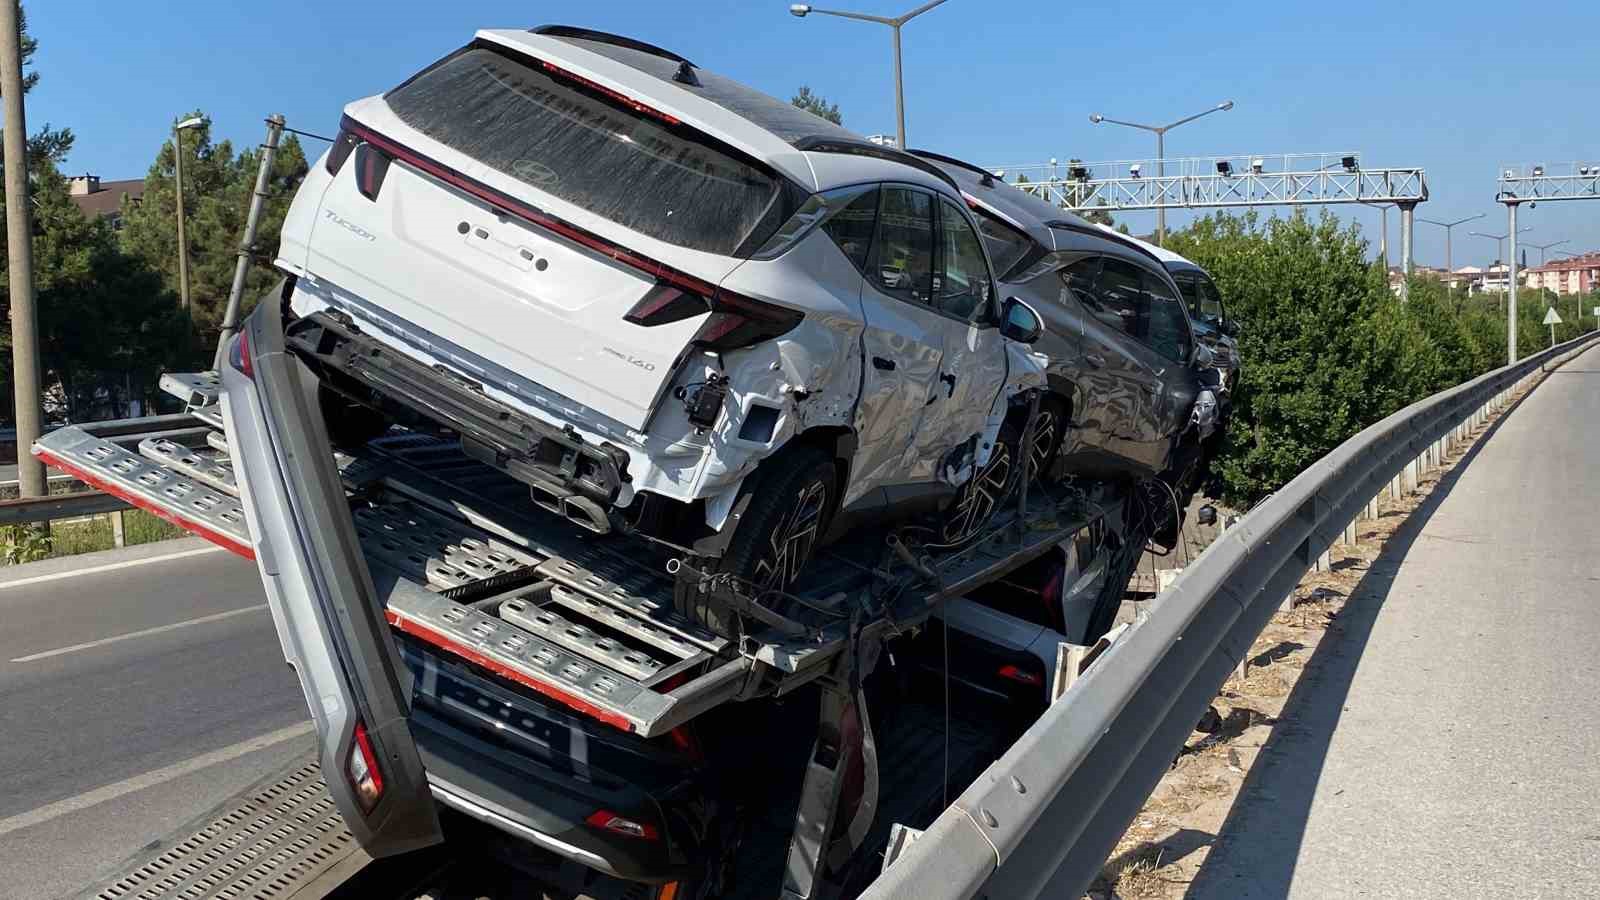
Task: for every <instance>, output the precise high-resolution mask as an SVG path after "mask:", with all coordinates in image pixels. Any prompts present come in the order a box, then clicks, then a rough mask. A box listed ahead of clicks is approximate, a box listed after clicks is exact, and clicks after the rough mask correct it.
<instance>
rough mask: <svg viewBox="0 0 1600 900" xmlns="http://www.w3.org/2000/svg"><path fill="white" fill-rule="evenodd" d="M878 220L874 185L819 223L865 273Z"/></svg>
mask: <svg viewBox="0 0 1600 900" xmlns="http://www.w3.org/2000/svg"><path fill="white" fill-rule="evenodd" d="M877 223H878V189H877V188H873V189H872V190H870V191H867V192H866V193H865V194H862V195H861V196H859V197H857V198H856V199H855V200H852V201H851V202H850V204H849V205H847V206H846V207H845V208H844V209H842V210H840V211H839V212H837V213H835V214H833V215H832V216H829V217H828V220H827V221H826V222H823V223H822V230H823V231H826V232H827V233H828V237H831V238H833V242H834V243H835V244H838V245H839V249H840V250H843V251H844V255H845V256H848V257H850V261H851V262H853V263H855V265H856V268H857V269H859V270H861V273H862V274H863V275H864V274H866V271H867V253H868V252H869V251H870V250H871V249H872V231H873V228H874V227H875V226H876V225H877Z"/></svg>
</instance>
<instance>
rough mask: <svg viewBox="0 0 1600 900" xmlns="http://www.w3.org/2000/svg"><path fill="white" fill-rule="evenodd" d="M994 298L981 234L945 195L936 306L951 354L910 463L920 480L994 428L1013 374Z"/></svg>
mask: <svg viewBox="0 0 1600 900" xmlns="http://www.w3.org/2000/svg"><path fill="white" fill-rule="evenodd" d="M994 295H995V290H994V279H993V278H992V277H991V275H990V272H989V263H988V260H987V259H985V257H984V253H983V244H982V243H981V242H980V239H979V238H978V233H977V231H976V230H974V228H973V226H972V222H971V221H970V220H969V219H968V218H967V216H966V214H965V213H964V212H963V211H962V210H961V208H960V207H958V206H956V204H955V203H953V202H951V201H950V200H948V199H946V198H942V197H941V198H940V199H939V216H938V245H937V247H936V248H935V270H934V277H933V297H932V303H931V305H932V308H933V311H934V312H935V313H937V314H939V316H940V321H938V322H936V323H935V324H936V325H938V326H939V327H940V328H941V329H942V330H943V332H944V356H943V360H942V362H941V365H940V369H939V376H938V377H939V383H938V385H937V386H936V390H935V394H936V396H935V397H934V398H933V402H932V403H929V404H928V405H927V407H925V414H926V416H925V419H924V421H923V423H922V426H921V430H920V431H919V433H918V436H917V441H916V442H915V443H914V444H913V451H912V453H913V456H912V458H911V459H910V460H908V462H910V464H911V465H912V467H913V468H914V470H915V471H916V472H917V474H918V475H919V476H920V475H921V473H922V468H923V467H924V466H926V465H928V464H930V463H936V462H937V461H938V460H939V459H941V458H942V457H943V456H944V454H945V453H946V452H947V451H949V450H951V449H953V448H956V447H959V446H961V445H962V444H964V443H965V442H966V441H967V440H968V439H969V438H972V437H975V436H978V435H981V434H982V433H983V432H984V430H985V428H986V427H987V426H988V424H989V416H990V413H991V412H992V411H993V409H994V403H995V398H996V397H998V396H999V394H1000V389H1001V387H1002V386H1003V385H1004V384H1005V379H1006V371H1007V361H1006V352H1005V339H1004V338H1002V337H1001V336H1000V328H999V315H998V311H997V310H996V309H995V303H994ZM936 474H937V473H936Z"/></svg>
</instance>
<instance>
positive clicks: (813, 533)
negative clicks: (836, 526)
mask: <svg viewBox="0 0 1600 900" xmlns="http://www.w3.org/2000/svg"><path fill="white" fill-rule="evenodd" d="M827 504H828V486H827V485H826V484H825V483H823V482H822V481H820V480H817V481H809V482H807V483H805V484H804V485H802V486H801V487H800V489H799V490H798V491H796V492H795V496H794V500H793V502H791V503H790V504H789V508H788V509H787V510H785V511H784V514H783V518H782V519H780V520H779V522H778V524H777V525H776V526H775V527H774V528H773V529H772V532H771V534H770V535H768V538H767V548H766V550H765V552H763V553H762V554H761V558H760V559H759V560H757V562H756V565H755V570H754V572H753V573H752V574H753V575H754V576H755V577H754V580H755V583H756V585H757V586H758V587H760V588H762V589H763V590H765V589H768V588H778V589H780V590H781V589H783V588H786V587H788V586H789V585H791V584H793V583H794V580H795V579H796V578H797V577H799V575H800V570H801V569H802V568H803V567H804V566H805V564H806V562H807V561H808V560H809V559H810V558H811V550H812V548H813V547H815V546H816V543H817V539H818V538H820V537H821V536H822V535H821V531H822V514H823V511H824V510H825V509H826V508H827Z"/></svg>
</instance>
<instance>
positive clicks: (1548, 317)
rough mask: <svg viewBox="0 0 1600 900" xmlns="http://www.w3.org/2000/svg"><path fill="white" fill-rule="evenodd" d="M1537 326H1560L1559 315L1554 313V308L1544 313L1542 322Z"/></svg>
mask: <svg viewBox="0 0 1600 900" xmlns="http://www.w3.org/2000/svg"><path fill="white" fill-rule="evenodd" d="M1539 324H1540V325H1560V324H1561V315H1560V314H1559V313H1557V312H1556V308H1555V307H1554V306H1552V307H1550V308H1549V309H1548V310H1546V311H1545V314H1544V321H1543V322H1540V323H1539Z"/></svg>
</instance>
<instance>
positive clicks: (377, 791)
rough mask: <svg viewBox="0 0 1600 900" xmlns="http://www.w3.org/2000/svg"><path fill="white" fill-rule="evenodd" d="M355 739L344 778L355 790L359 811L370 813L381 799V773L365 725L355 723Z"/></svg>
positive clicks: (346, 763) (346, 762)
mask: <svg viewBox="0 0 1600 900" xmlns="http://www.w3.org/2000/svg"><path fill="white" fill-rule="evenodd" d="M355 737H356V739H355V743H354V744H353V745H352V746H351V747H350V758H349V759H348V760H346V761H345V777H346V778H348V779H349V780H350V786H351V787H353V788H355V789H356V801H357V802H359V803H360V804H361V810H362V811H363V812H369V813H370V812H372V810H373V808H374V807H376V806H377V805H378V801H379V800H381V799H382V798H383V771H382V770H380V769H379V768H378V757H377V754H375V753H373V752H372V739H371V738H370V737H368V736H367V726H366V724H365V723H363V722H360V721H357V722H356V735H355Z"/></svg>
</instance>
